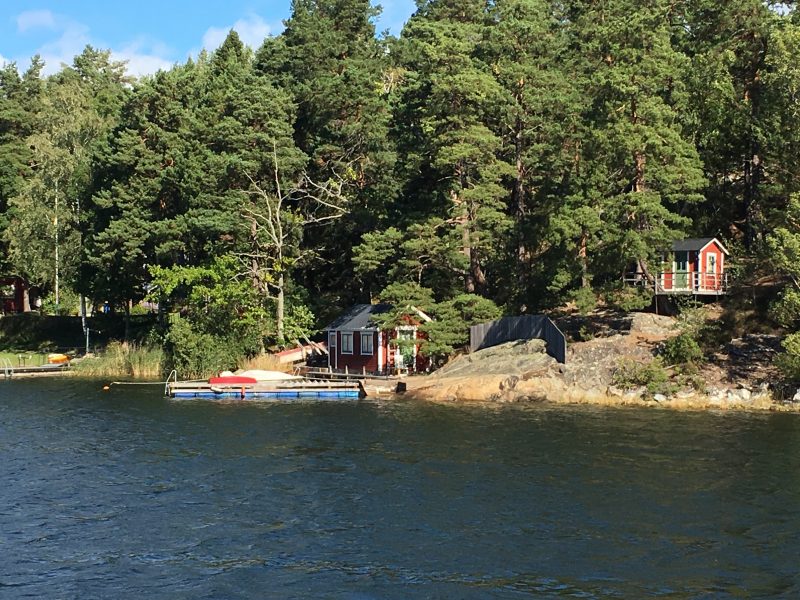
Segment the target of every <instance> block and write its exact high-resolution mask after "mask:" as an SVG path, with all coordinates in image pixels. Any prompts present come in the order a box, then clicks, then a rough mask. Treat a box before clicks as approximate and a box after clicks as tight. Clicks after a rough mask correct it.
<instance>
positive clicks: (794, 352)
mask: <svg viewBox="0 0 800 600" xmlns="http://www.w3.org/2000/svg"><path fill="white" fill-rule="evenodd" d="M781 345H782V346H783V349H784V350H785V352H784V353H783V354H779V355H778V356H777V358H776V359H775V364H776V365H777V366H778V368H779V369H780V370H781V372H782V373H783V375H784V377H786V378H787V379H789V380H791V381H800V333H792V334H791V335H788V336H786V338H785V339H784V340H783V341H782V342H781Z"/></svg>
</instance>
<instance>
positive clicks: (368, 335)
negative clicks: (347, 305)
mask: <svg viewBox="0 0 800 600" xmlns="http://www.w3.org/2000/svg"><path fill="white" fill-rule="evenodd" d="M360 337H361V356H372V355H373V354H375V336H374V334H373V333H372V332H371V331H362V332H361V336H360ZM367 341H368V342H369V349H368V350H365V349H364V342H367Z"/></svg>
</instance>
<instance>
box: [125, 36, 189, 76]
mask: <svg viewBox="0 0 800 600" xmlns="http://www.w3.org/2000/svg"><path fill="white" fill-rule="evenodd" d="M170 54H171V50H170V48H168V47H167V46H166V45H165V44H162V43H161V42H158V41H151V40H148V39H146V38H139V39H137V40H134V41H133V42H131V43H130V44H128V45H126V46H124V47H123V48H121V49H120V50H112V51H111V55H112V58H113V59H114V60H124V61H126V62H127V63H128V64H127V66H126V70H127V72H128V73H129V74H130V75H134V76H136V77H141V76H142V75H150V74H152V73H155V72H156V71H160V70H161V71H166V70H168V69H170V68H171V67H172V65H173V64H174V63H173V61H171V60H169V59H168V58H167V57H168V56H169V55H170Z"/></svg>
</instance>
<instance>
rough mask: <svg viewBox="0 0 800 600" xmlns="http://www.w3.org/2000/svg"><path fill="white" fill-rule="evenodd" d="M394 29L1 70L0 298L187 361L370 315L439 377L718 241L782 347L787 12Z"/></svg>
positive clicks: (626, 12) (605, 7)
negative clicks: (137, 71) (75, 318)
mask: <svg viewBox="0 0 800 600" xmlns="http://www.w3.org/2000/svg"><path fill="white" fill-rule="evenodd" d="M417 5H418V6H417V11H416V13H415V14H414V15H413V16H412V17H411V19H410V20H409V21H408V23H407V24H406V26H405V27H404V29H403V32H402V35H401V36H400V37H399V39H392V38H385V37H383V36H380V35H377V36H376V31H375V24H374V23H375V18H376V17H377V15H378V14H379V12H380V9H379V8H377V7H375V6H373V3H372V2H370V0H297V1H295V2H293V3H292V13H291V16H290V18H289V19H288V20H287V21H286V27H285V29H284V31H283V32H282V33H281V34H279V35H277V36H274V37H270V38H268V39H267V40H265V42H264V44H263V45H262V47H261V48H260V49H259V50H258V51H257V52H256V53H253V52H252V51H251V50H249V49H248V48H247V47H246V46H245V45H244V44H243V43H242V41H241V39H239V37H238V35H237V34H236V33H235V32H231V33H230V34H229V35H228V36H227V38H226V39H225V41H224V43H223V44H222V45H221V46H220V48H219V49H218V50H216V51H214V52H211V53H202V54H201V55H200V56H199V57H198V58H197V60H192V61H187V62H186V63H185V64H182V65H175V66H174V67H173V68H171V69H169V70H164V71H161V72H159V73H157V74H155V75H153V76H148V77H145V78H143V79H141V80H139V81H136V82H133V81H132V80H131V79H130V78H128V77H126V76H125V74H124V68H123V65H121V64H120V63H117V62H115V61H113V60H112V59H111V54H110V53H109V52H107V51H103V50H97V49H94V48H91V47H87V48H86V49H85V50H84V51H83V52H82V53H81V54H80V55H79V56H77V57H75V59H74V61H73V62H72V64H71V65H69V66H65V67H62V69H61V70H60V71H59V72H57V73H55V74H53V75H48V76H44V75H43V66H44V65H43V63H42V61H41V59H40V58H38V57H35V58H34V59H33V60H32V61H31V67H30V69H29V70H28V71H27V72H26V73H24V74H22V75H20V74H19V72H18V71H17V69H16V66H15V65H13V64H10V65H6V66H5V67H3V68H2V69H0V270H1V271H2V272H3V274H5V273H6V272H9V273H11V274H17V275H22V276H24V277H26V278H27V279H28V281H29V282H30V283H31V284H34V285H37V286H39V287H40V288H41V290H42V293H43V294H44V295H47V294H49V293H50V292H51V291H53V288H54V287H55V280H56V270H57V271H58V275H59V286H60V287H61V289H60V294H62V295H64V296H65V297H66V293H65V292H64V290H65V289H70V290H74V291H76V292H81V293H83V294H85V295H87V296H89V299H90V301H91V302H92V303H97V302H102V301H106V300H107V301H109V302H111V303H112V304H113V305H115V306H126V305H128V303H129V302H134V303H135V302H137V301H138V300H140V299H142V298H143V297H145V296H146V295H147V294H148V293H150V294H151V295H152V296H153V297H154V298H155V299H156V300H157V301H158V302H159V303H160V305H161V309H162V313H168V312H170V311H182V312H183V314H184V319H185V321H186V323H188V325H189V327H190V329H191V330H192V331H194V332H195V333H197V335H200V336H204V335H208V336H211V338H212V340H211V341H208V340H206V341H207V342H208V343H206V342H203V344H201V345H203V346H204V347H206V350H207V351H204V352H199V351H198V352H197V354H198V355H199V354H204V353H205V354H208V355H211V354H213V352H214V351H213V350H212V349H213V347H214V346H219V347H225V348H226V351H229V352H231V353H232V355H233V354H236V353H244V354H251V353H257V352H259V351H260V349H261V348H262V347H263V346H264V344H265V343H272V342H275V341H277V340H279V338H292V337H300V336H302V335H303V334H304V333H307V332H308V331H310V330H312V329H313V324H312V323H311V321H312V319H313V316H312V313H311V308H312V307H313V311H314V312H316V313H318V314H320V315H323V314H325V313H327V312H329V311H330V312H332V311H333V310H334V308H335V307H342V306H346V305H348V304H351V303H353V302H364V301H366V300H373V299H375V298H377V297H381V298H382V299H384V300H387V301H392V302H393V303H394V304H395V305H396V306H397V307H399V308H398V310H399V311H401V310H405V309H406V308H407V307H408V306H409V305H411V306H416V307H418V308H420V309H422V310H425V311H426V312H431V314H434V313H435V312H436V311H437V310H438V311H439V312H440V313H441V317H442V318H441V319H438V318H437V323H438V322H439V321H441V323H442V324H441V325H436V326H432V328H433V329H432V331H431V341H430V348H429V350H430V352H432V353H434V354H436V355H437V356H441V355H443V354H445V353H446V352H447V351H448V349H452V348H456V347H458V346H459V345H461V344H462V340H463V328H464V325H465V324H466V323H468V322H470V321H471V319H472V318H473V316H474V317H475V318H477V316H475V315H477V314H478V313H481V312H482V314H485V315H489V314H494V312H495V311H494V310H492V309H491V306H495V307H496V306H497V305H501V306H503V307H506V308H507V309H508V310H509V311H516V310H519V311H522V312H527V313H531V312H535V311H537V310H540V309H542V308H547V307H552V306H556V305H559V304H563V303H565V302H568V301H570V300H573V301H575V302H576V304H577V305H578V307H579V310H580V311H581V312H587V311H589V310H591V308H592V306H593V304H594V298H593V295H594V294H593V292H592V291H591V289H590V287H589V286H594V287H595V289H598V290H600V289H603V290H605V291H604V294H603V295H604V298H605V301H606V303H607V304H609V305H611V306H614V307H616V308H618V309H621V310H625V311H628V310H632V309H638V308H641V307H643V306H645V305H646V304H647V303H648V302H649V301H650V298H649V292H647V291H645V290H640V289H636V288H630V287H628V288H622V287H619V286H611V287H610V288H606V286H608V284H609V282H616V281H619V279H620V274H621V273H622V272H624V271H625V270H626V269H627V268H629V267H630V266H631V265H632V264H636V265H637V266H638V267H639V268H640V269H647V270H649V271H650V272H653V271H654V270H655V269H656V268H657V264H656V260H657V259H656V257H657V254H658V252H659V251H661V250H663V249H664V248H667V247H669V244H670V242H671V241H672V240H673V239H674V238H675V237H677V236H681V235H683V234H684V233H685V234H687V235H693V236H694V235H697V236H707V235H724V237H725V238H726V242H730V241H734V240H738V239H742V242H741V247H740V248H738V249H737V250H736V251H735V253H736V254H740V255H741V254H749V255H750V256H749V258H748V257H747V256H744V257H743V259H744V260H742V261H741V263H740V264H748V263H750V262H752V263H756V264H755V268H753V271H758V270H759V267H760V268H761V270H762V271H764V270H771V271H772V272H773V273H777V274H779V275H780V276H781V277H782V278H784V280H785V281H786V283H787V287H786V290H785V291H784V293H783V295H782V298H781V300H780V301H779V302H778V303H777V304H776V305H775V306H774V307H773V310H772V315H773V317H774V318H775V319H776V320H777V321H779V322H780V323H781V324H782V325H783V326H785V327H787V328H789V329H792V330H793V329H794V328H796V327H797V325H798V323H800V295H798V294H800V225H798V224H800V195H798V194H800V183H798V182H800V161H798V160H797V156H798V155H800V112H798V111H797V110H796V108H797V98H798V94H799V93H800V92H799V90H800V69H798V67H797V60H796V57H797V55H798V51H800V26H798V13H797V8H796V3H786V4H785V5H783V7H782V8H781V10H780V11H777V10H775V3H769V2H760V1H759V0H731V1H730V2H724V3H720V2H714V1H712V0H697V1H696V2H677V3H676V2H671V1H669V0H653V1H652V2H649V3H644V4H641V3H639V4H634V3H632V2H631V1H630V0H607V1H604V2H600V3H598V2H585V1H577V0H570V1H568V2H550V1H549V0H494V1H492V2H484V1H477V0H476V1H471V0H470V1H466V0H462V1H459V2H453V1H445V0H424V1H420V2H418V3H417ZM331 190H334V191H335V192H337V194H338V195H336V201H335V202H327V203H326V201H325V200H326V199H327V200H330V196H329V195H327V196H326V195H325V194H327V193H329V192H330V191H331ZM320 196H322V197H320ZM320 200H322V201H320ZM729 232H730V233H729ZM56 248H58V251H59V252H58V260H57V261H56V258H55V254H56V253H55V250H56ZM757 251H758V252H762V254H756V252H757ZM750 259H755V260H750ZM729 264H730V265H734V262H733V261H731V262H730V263H729ZM764 267H768V269H765V268H764ZM410 282H413V286H412V285H411V283H410ZM296 289H303V290H306V291H307V293H308V298H305V299H303V300H300V299H298V298H296V297H293V295H292V291H293V290H296ZM381 290H383V293H381ZM425 290H427V291H425ZM464 292H466V293H470V294H479V296H480V298H483V299H485V300H486V301H487V302H490V303H492V304H491V306H490V307H489V308H488V309H487V310H485V311H480V310H478V308H480V306H479V303H478V302H477V301H476V300H474V298H475V297H472V298H473V300H470V302H466V303H461V304H459V298H461V297H460V296H459V295H460V294H461V293H464ZM61 303H62V304H66V303H65V301H62V302H61ZM470 312H473V313H475V315H473V316H470V315H469V314H468V313H470ZM284 313H285V315H284ZM458 315H462V317H460V318H463V319H464V322H463V323H461V324H460V325H458V324H457V323H458V318H459V317H458ZM401 318H402V315H401V314H400V313H399V312H398V313H397V314H393V315H390V317H389V320H397V319H401ZM317 325H318V324H317ZM180 327H182V326H179V329H180ZM437 327H438V328H440V329H441V331H437ZM682 331H684V332H685V333H686V334H687V335H690V336H692V337H693V339H694V340H695V341H696V340H698V339H701V338H702V331H704V329H702V328H701V329H699V330H698V329H697V328H690V329H687V328H684V329H683V330H682ZM698 331H700V333H698ZM176 332H178V330H176ZM175 335H176V336H180V332H178V333H175ZM173 337H174V336H173ZM176 339H177V338H176ZM181 339H184V340H185V339H187V338H186V336H183V337H181ZM234 341H235V343H234ZM231 344H232V345H231ZM674 344H676V345H678V344H679V342H674ZM680 344H683V346H685V347H682V348H676V352H677V354H678V355H681V356H685V355H686V354H687V352H688V354H689V355H691V354H692V353H693V352H694V349H693V348H689V346H690V345H691V344H689V343H688V342H687V343H685V344H684V342H680ZM192 360H194V359H192ZM198 361H199V362H198V363H197V364H198V365H199V367H202V366H203V365H202V364H201V363H203V361H202V360H200V359H198ZM191 362H192V361H188V362H187V363H186V364H189V363H191ZM210 362H214V361H210ZM199 367H198V368H199ZM192 368H194V367H192ZM203 368H204V367H203Z"/></svg>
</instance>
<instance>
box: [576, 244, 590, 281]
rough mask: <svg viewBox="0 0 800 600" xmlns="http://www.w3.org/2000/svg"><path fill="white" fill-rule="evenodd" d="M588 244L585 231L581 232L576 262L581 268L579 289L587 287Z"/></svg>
mask: <svg viewBox="0 0 800 600" xmlns="http://www.w3.org/2000/svg"><path fill="white" fill-rule="evenodd" d="M588 242H589V234H588V233H587V232H586V230H583V231H581V239H580V242H579V243H578V262H579V263H580V266H581V287H582V288H588V287H589V257H588V252H587V249H586V246H587V244H588Z"/></svg>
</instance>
